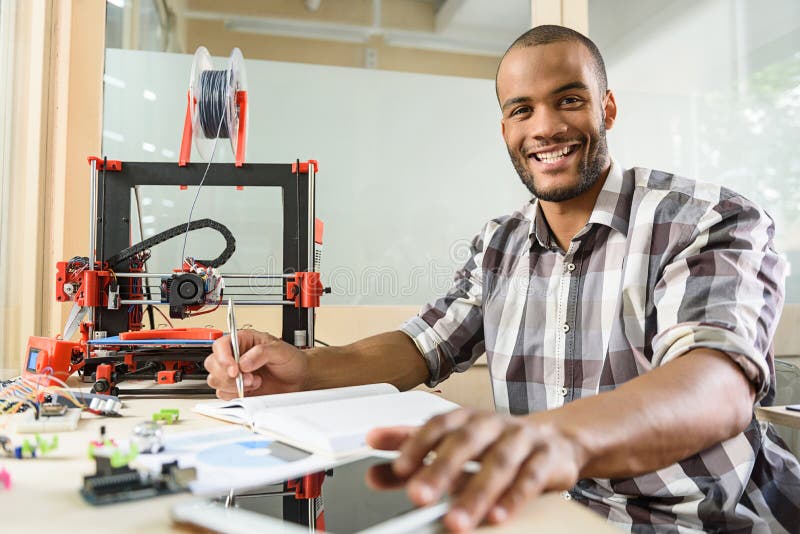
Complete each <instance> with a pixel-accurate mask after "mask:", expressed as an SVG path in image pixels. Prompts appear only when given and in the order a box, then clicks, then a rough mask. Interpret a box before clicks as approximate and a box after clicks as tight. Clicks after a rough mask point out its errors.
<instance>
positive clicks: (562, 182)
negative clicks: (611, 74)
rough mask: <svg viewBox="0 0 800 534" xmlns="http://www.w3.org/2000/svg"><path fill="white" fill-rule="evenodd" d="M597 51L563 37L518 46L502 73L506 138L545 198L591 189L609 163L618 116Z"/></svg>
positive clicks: (534, 189) (527, 179)
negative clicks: (597, 67) (602, 82)
mask: <svg viewBox="0 0 800 534" xmlns="http://www.w3.org/2000/svg"><path fill="white" fill-rule="evenodd" d="M593 66H594V63H593V60H592V56H591V53H590V52H589V50H588V49H587V48H586V47H585V46H583V45H582V44H581V43H579V42H576V41H564V42H556V43H550V44H546V45H538V46H531V47H518V48H514V49H512V50H510V51H509V52H508V54H506V56H505V58H504V59H503V62H502V63H501V65H500V69H499V70H498V73H497V95H498V98H499V100H500V106H501V108H502V112H503V119H502V127H503V138H504V139H505V141H506V146H507V147H508V153H509V155H510V156H511V161H512V163H513V164H514V168H515V169H516V170H517V173H518V174H519V176H520V178H521V179H522V182H523V183H524V184H525V185H526V186H527V187H528V189H529V190H530V191H531V193H533V194H534V195H535V196H536V197H538V198H539V199H540V200H545V201H549V202H562V201H565V200H569V199H572V198H575V197H578V196H580V195H581V194H583V193H584V192H586V191H587V190H589V189H590V188H591V187H592V186H593V185H594V184H595V183H597V181H598V180H599V179H600V177H601V176H602V174H603V172H604V171H605V170H606V169H607V168H608V165H609V158H608V147H607V144H606V129H610V128H611V126H613V124H614V118H615V117H616V104H615V103H614V96H613V95H612V94H611V92H607V93H606V94H601V89H600V87H599V82H598V79H597V75H596V74H595V71H594V69H593Z"/></svg>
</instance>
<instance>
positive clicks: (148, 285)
mask: <svg viewBox="0 0 800 534" xmlns="http://www.w3.org/2000/svg"><path fill="white" fill-rule="evenodd" d="M145 287H149V288H151V289H160V288H161V284H142V288H145ZM231 287H235V288H238V289H241V288H248V287H249V288H250V289H267V288H272V287H275V288H283V284H274V285H263V286H261V285H260V286H257V287H255V288H254V287H253V286H250V285H247V286H239V285H233V286H229V285H226V286H225V289H228V288H231Z"/></svg>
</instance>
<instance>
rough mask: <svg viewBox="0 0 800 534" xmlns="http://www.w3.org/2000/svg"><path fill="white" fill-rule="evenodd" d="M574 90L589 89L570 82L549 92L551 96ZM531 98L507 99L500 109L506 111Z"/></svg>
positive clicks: (582, 84) (581, 84) (583, 85)
mask: <svg viewBox="0 0 800 534" xmlns="http://www.w3.org/2000/svg"><path fill="white" fill-rule="evenodd" d="M574 89H578V90H581V91H588V90H589V87H588V86H587V85H586V84H585V83H583V82H570V83H567V84H564V85H562V86H561V87H558V88H556V89H554V90H553V91H551V92H550V94H551V95H556V94H558V93H563V92H564V91H572V90H574ZM530 101H531V98H530V97H527V96H516V97H514V98H509V99H508V100H506V101H505V102H503V106H502V109H506V108H507V107H509V106H513V105H515V104H520V103H522V102H530Z"/></svg>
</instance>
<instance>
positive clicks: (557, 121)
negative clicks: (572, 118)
mask: <svg viewBox="0 0 800 534" xmlns="http://www.w3.org/2000/svg"><path fill="white" fill-rule="evenodd" d="M529 124H530V130H529V132H528V135H529V136H530V137H531V138H533V139H536V140H543V139H553V138H554V137H558V136H559V135H562V134H564V133H565V132H566V131H567V124H566V122H564V119H563V117H562V116H561V113H559V112H558V110H555V109H552V108H551V107H549V106H538V107H537V108H536V111H535V112H534V114H533V116H532V117H531V120H530V121H529Z"/></svg>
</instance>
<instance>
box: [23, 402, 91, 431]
mask: <svg viewBox="0 0 800 534" xmlns="http://www.w3.org/2000/svg"><path fill="white" fill-rule="evenodd" d="M45 406H48V405H47V404H43V405H42V411H41V413H40V415H39V417H36V413H35V411H34V410H28V411H26V412H25V413H22V414H19V415H17V416H16V423H17V425H16V429H17V432H18V433H20V434H32V433H35V432H69V431H71V430H75V429H76V428H78V421H79V420H80V418H81V410H80V408H69V409H68V408H67V407H66V406H63V405H61V404H56V405H55V406H57V407H60V408H63V409H64V411H63V412H62V413H61V414H58V413H56V414H53V415H46V413H45V411H44V407H45ZM49 406H53V405H49ZM48 410H49V411H53V410H55V408H48Z"/></svg>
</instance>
